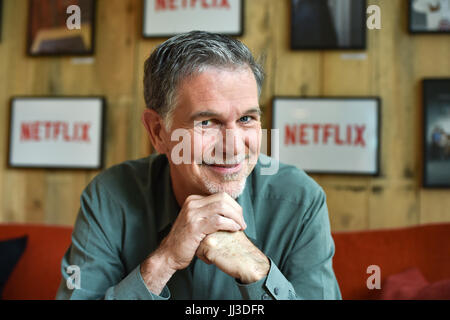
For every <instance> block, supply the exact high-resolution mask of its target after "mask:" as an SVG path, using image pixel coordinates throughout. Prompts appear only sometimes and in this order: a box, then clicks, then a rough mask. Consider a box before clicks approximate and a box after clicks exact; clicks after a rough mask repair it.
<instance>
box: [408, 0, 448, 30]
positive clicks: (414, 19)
mask: <svg viewBox="0 0 450 320" xmlns="http://www.w3.org/2000/svg"><path fill="white" fill-rule="evenodd" d="M414 1H415V0H408V32H409V33H410V34H413V35H414V34H416V35H420V34H422V35H426V34H441V35H449V34H450V20H448V21H447V22H448V29H447V30H439V29H437V30H436V29H432V28H431V27H428V26H426V24H427V23H428V22H427V19H428V17H427V15H426V13H425V12H423V13H422V12H418V11H416V10H414V8H413V2H414ZM444 1H448V2H449V3H448V6H449V7H448V10H449V12H448V14H450V1H449V0H444ZM430 10H431V9H430ZM430 19H431V18H430ZM435 19H437V18H436V17H433V22H430V24H432V25H434V24H435V22H436V21H434V20H435Z"/></svg>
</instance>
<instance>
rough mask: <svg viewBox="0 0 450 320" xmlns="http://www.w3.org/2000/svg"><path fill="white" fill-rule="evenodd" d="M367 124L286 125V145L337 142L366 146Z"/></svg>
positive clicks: (336, 143) (345, 144)
mask: <svg viewBox="0 0 450 320" xmlns="http://www.w3.org/2000/svg"><path fill="white" fill-rule="evenodd" d="M365 130H366V125H364V124H363V125H346V126H341V125H339V124H331V123H324V124H322V123H302V124H298V125H295V124H294V125H286V126H285V128H284V133H285V134H284V144H285V145H296V144H299V145H318V144H329V143H332V144H335V145H337V146H354V147H356V146H360V147H365V146H366V142H365V140H364V132H365Z"/></svg>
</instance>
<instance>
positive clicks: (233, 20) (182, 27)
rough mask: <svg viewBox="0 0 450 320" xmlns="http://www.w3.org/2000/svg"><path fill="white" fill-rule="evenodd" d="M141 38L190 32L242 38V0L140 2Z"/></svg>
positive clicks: (161, 0) (158, 0) (166, 36)
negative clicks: (141, 11) (141, 17)
mask: <svg viewBox="0 0 450 320" xmlns="http://www.w3.org/2000/svg"><path fill="white" fill-rule="evenodd" d="M143 2H144V3H143V23H142V36H143V37H144V38H168V37H171V36H174V35H177V34H180V33H185V32H189V31H193V30H201V31H208V32H214V33H221V34H225V35H230V36H241V35H242V34H243V19H244V12H243V11H244V4H243V2H244V0H207V1H205V0H194V1H191V0H143Z"/></svg>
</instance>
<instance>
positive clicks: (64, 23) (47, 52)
mask: <svg viewBox="0 0 450 320" xmlns="http://www.w3.org/2000/svg"><path fill="white" fill-rule="evenodd" d="M95 7H96V0H29V18H28V20H29V21H28V54H29V55H31V56H53V55H73V56H84V55H92V54H93V53H94V34H95V30H94V29H95Z"/></svg>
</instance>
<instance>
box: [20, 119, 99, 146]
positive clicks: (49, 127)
mask: <svg viewBox="0 0 450 320" xmlns="http://www.w3.org/2000/svg"><path fill="white" fill-rule="evenodd" d="M90 128H91V124H90V123H86V122H84V123H83V122H75V123H70V122H67V121H32V122H22V123H21V125H20V140H21V141H24V142H26V141H30V142H33V141H59V140H62V141H67V142H90V141H91V139H90V137H89V129H90Z"/></svg>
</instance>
